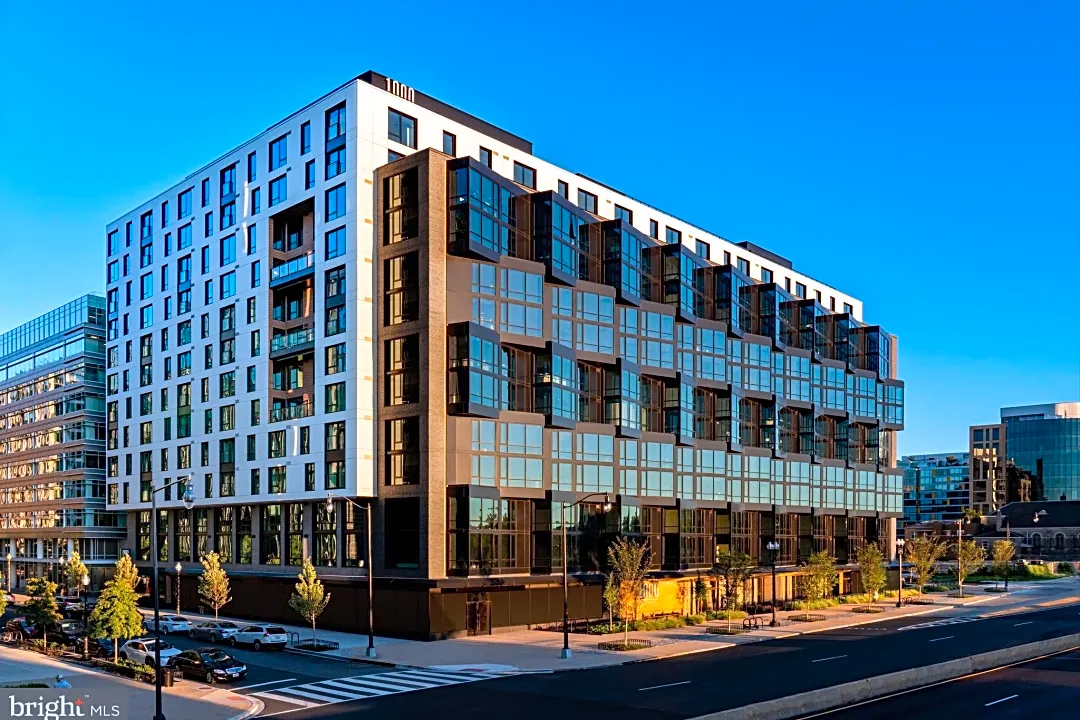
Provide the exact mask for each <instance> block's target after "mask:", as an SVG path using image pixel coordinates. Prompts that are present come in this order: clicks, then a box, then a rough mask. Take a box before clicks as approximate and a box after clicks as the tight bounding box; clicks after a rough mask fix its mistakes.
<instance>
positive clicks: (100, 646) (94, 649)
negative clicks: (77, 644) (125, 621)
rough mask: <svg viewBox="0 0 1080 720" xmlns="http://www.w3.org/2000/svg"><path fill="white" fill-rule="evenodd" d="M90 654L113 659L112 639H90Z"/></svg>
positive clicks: (104, 658)
mask: <svg viewBox="0 0 1080 720" xmlns="http://www.w3.org/2000/svg"><path fill="white" fill-rule="evenodd" d="M89 645H90V655H91V656H92V657H96V658H102V659H103V660H112V659H113V639H112V638H107V637H103V638H95V639H92V640H90V643H89Z"/></svg>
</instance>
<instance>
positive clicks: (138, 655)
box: [120, 637, 180, 667]
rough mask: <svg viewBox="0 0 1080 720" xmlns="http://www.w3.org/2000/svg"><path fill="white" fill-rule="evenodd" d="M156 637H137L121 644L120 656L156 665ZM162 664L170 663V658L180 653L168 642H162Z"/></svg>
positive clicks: (132, 660)
mask: <svg viewBox="0 0 1080 720" xmlns="http://www.w3.org/2000/svg"><path fill="white" fill-rule="evenodd" d="M157 642H158V641H157V639H156V638H152V637H151V638H137V639H135V640H128V641H127V642H126V643H124V644H123V645H121V646H120V657H121V658H123V659H124V660H130V661H131V662H136V663H142V664H144V665H149V666H150V667H153V666H154V645H155V644H156V643H157ZM160 653H161V664H162V666H164V665H168V664H169V659H170V658H172V657H173V656H174V655H179V654H180V651H179V650H177V649H176V648H174V647H173V646H172V645H170V644H169V643H167V642H162V643H161V650H160Z"/></svg>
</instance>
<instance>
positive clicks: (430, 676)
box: [394, 670, 477, 685]
mask: <svg viewBox="0 0 1080 720" xmlns="http://www.w3.org/2000/svg"><path fill="white" fill-rule="evenodd" d="M394 675H397V676H398V677H416V678H423V679H424V680H428V681H431V682H438V683H443V684H446V685H453V684H454V683H459V682H472V681H473V680H476V679H477V677H476V676H475V675H466V676H463V677H462V676H457V677H456V676H453V675H446V674H443V673H438V672H430V671H426V670H403V671H401V672H396V673H394Z"/></svg>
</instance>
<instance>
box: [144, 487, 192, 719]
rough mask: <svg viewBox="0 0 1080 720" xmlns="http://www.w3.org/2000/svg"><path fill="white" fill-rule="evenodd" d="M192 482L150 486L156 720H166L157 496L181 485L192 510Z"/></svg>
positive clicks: (184, 499)
mask: <svg viewBox="0 0 1080 720" xmlns="http://www.w3.org/2000/svg"><path fill="white" fill-rule="evenodd" d="M191 481H192V477H191V475H185V476H183V477H180V478H177V479H176V480H173V481H172V482H171V483H165V484H164V485H162V486H161V487H159V488H155V487H154V486H153V484H151V486H150V516H151V518H152V520H151V523H152V527H153V530H152V532H153V536H152V538H153V539H152V540H151V541H150V556H151V558H152V560H153V561H154V584H153V592H154V720H165V713H163V712H162V711H161V626H160V615H161V608H160V605H161V598H160V597H159V595H158V548H157V540H158V527H157V523H158V516H157V494H158V493H159V492H161V491H162V490H165V489H166V488H171V487H172V486H173V485H180V486H182V487H184V494H183V501H184V507H185V508H186V509H188V510H190V509H191V508H192V506H194V505H195V492H194V491H193V490H192V489H191Z"/></svg>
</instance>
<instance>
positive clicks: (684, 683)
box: [638, 680, 690, 692]
mask: <svg viewBox="0 0 1080 720" xmlns="http://www.w3.org/2000/svg"><path fill="white" fill-rule="evenodd" d="M689 684H690V681H689V680H683V681H682V682H677V683H668V684H667V685H650V686H649V687H643V688H638V692H641V691H642V690H659V689H660V688H666V687H675V686H676V685H689Z"/></svg>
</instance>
